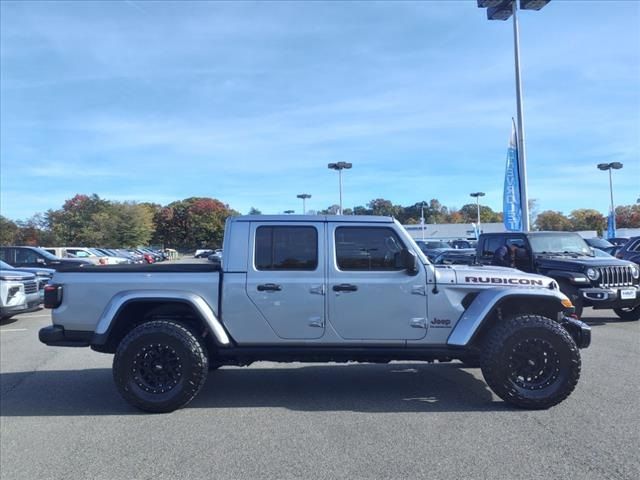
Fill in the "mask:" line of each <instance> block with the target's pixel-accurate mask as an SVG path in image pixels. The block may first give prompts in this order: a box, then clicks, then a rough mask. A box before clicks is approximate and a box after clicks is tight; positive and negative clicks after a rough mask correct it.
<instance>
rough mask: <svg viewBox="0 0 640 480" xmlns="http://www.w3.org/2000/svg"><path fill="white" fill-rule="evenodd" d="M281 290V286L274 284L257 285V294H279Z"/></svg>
mask: <svg viewBox="0 0 640 480" xmlns="http://www.w3.org/2000/svg"><path fill="white" fill-rule="evenodd" d="M280 290H282V286H281V285H276V284H275V283H264V284H262V285H258V291H259V292H279V291H280Z"/></svg>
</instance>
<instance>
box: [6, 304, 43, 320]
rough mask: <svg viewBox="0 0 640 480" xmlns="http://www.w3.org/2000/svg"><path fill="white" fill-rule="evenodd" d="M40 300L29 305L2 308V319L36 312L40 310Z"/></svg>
mask: <svg viewBox="0 0 640 480" xmlns="http://www.w3.org/2000/svg"><path fill="white" fill-rule="evenodd" d="M41 308H42V307H41V306H40V300H36V301H32V302H29V303H21V304H19V305H12V306H10V307H0V317H6V316H8V315H12V316H13V315H18V314H20V313H29V312H36V311H38V310H40V309H41Z"/></svg>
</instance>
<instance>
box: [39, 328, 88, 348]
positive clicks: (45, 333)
mask: <svg viewBox="0 0 640 480" xmlns="http://www.w3.org/2000/svg"><path fill="white" fill-rule="evenodd" d="M38 338H39V339H40V341H41V342H42V343H44V344H45V345H49V346H51V347H88V346H89V345H90V344H91V339H92V338H93V332H86V331H81V330H65V329H64V327H63V326H62V325H49V326H48V327H44V328H41V329H40V331H39V332H38Z"/></svg>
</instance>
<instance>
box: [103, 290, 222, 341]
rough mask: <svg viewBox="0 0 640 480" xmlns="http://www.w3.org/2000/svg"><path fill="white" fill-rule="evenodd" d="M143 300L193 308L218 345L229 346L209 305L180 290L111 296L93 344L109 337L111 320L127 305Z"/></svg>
mask: <svg viewBox="0 0 640 480" xmlns="http://www.w3.org/2000/svg"><path fill="white" fill-rule="evenodd" d="M145 300H147V301H148V300H152V301H159V300H160V301H161V300H166V301H168V302H176V301H177V302H181V303H186V304H188V305H190V306H191V307H193V308H194V309H195V311H196V312H198V314H199V315H200V317H201V318H202V319H203V320H204V322H205V323H206V324H207V326H208V327H209V330H210V332H211V334H212V335H213V336H214V337H215V338H216V340H217V342H218V344H220V345H229V344H230V343H231V341H230V340H229V336H228V335H227V332H226V331H225V330H224V328H223V327H222V324H221V323H220V320H219V319H218V317H217V315H216V314H215V312H214V311H213V309H212V308H211V307H210V306H209V304H208V303H207V302H206V301H205V300H204V299H203V298H202V297H201V296H200V295H196V294H194V293H191V292H183V291H180V290H133V291H124V292H120V293H118V294H116V295H114V296H113V298H112V299H111V301H110V302H109V304H108V305H107V307H106V308H105V309H104V311H103V312H102V315H101V316H100V320H99V321H98V326H97V327H96V330H95V335H94V341H93V342H92V343H93V344H97V345H100V344H103V343H105V342H106V340H107V338H108V336H109V330H110V328H111V325H112V323H113V319H114V318H116V317H117V316H118V313H119V312H120V311H121V310H122V309H123V308H124V307H125V306H126V305H128V304H130V303H132V302H140V301H145Z"/></svg>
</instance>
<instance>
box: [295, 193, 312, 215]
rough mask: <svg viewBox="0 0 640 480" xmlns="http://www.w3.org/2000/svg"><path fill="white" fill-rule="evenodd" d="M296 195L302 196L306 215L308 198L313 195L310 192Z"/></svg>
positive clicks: (303, 212) (303, 210)
mask: <svg viewBox="0 0 640 480" xmlns="http://www.w3.org/2000/svg"><path fill="white" fill-rule="evenodd" d="M296 197H298V198H301V199H302V214H303V215H305V214H306V213H307V203H306V201H307V198H311V195H309V194H308V193H300V194H298V195H296Z"/></svg>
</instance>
